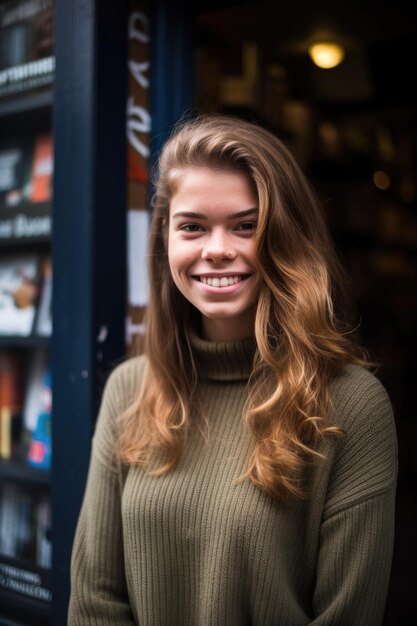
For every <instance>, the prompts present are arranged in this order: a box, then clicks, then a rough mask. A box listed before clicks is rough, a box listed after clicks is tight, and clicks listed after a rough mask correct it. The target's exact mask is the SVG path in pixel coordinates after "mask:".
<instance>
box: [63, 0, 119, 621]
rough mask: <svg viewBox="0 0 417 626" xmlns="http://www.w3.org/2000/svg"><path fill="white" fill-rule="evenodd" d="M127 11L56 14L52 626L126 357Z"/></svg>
mask: <svg viewBox="0 0 417 626" xmlns="http://www.w3.org/2000/svg"><path fill="white" fill-rule="evenodd" d="M125 4H126V3H124V2H122V3H120V4H118V5H117V10H115V4H114V2H111V0H72V1H71V2H57V3H56V4H55V8H56V17H55V19H56V22H55V42H56V43H55V56H56V60H57V62H56V78H55V85H54V111H53V133H54V142H55V166H54V208H53V236H52V257H53V268H54V295H53V320H54V329H53V338H52V368H53V377H54V380H53V411H54V414H53V415H54V416H53V433H52V436H53V466H52V529H53V530H52V532H53V536H52V542H53V544H52V545H53V564H52V567H53V570H52V581H51V582H52V594H53V600H52V622H51V623H52V625H53V626H63V625H64V624H66V622H67V604H68V596H69V563H70V554H71V548H72V540H73V535H74V530H75V525H76V520H77V517H78V512H79V508H80V504H81V498H82V494H83V489H84V484H85V478H86V472H87V466H88V460H89V455H90V443H91V434H92V429H93V424H94V419H95V416H96V412H97V408H98V402H99V398H100V392H101V388H102V381H103V377H104V376H105V375H106V372H107V370H108V368H109V367H110V366H111V365H112V363H114V361H115V360H117V359H118V358H120V356H121V355H122V354H123V352H124V319H125V285H124V281H123V279H122V278H123V276H125V272H126V263H125V259H126V253H125V245H126V244H125V239H126V233H125V230H126V227H125V221H126V198H125V196H126V139H125V136H126V135H125V117H126V115H125V110H126V80H125V68H126V55H127V52H126V49H127V42H126V19H127V18H126V15H125V13H124V7H125Z"/></svg>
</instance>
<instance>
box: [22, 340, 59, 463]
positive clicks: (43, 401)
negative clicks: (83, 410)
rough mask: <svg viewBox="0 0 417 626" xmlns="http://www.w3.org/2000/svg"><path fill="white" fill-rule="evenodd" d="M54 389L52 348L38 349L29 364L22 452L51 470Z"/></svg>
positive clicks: (28, 461)
mask: <svg viewBox="0 0 417 626" xmlns="http://www.w3.org/2000/svg"><path fill="white" fill-rule="evenodd" d="M51 419H52V389H51V375H50V363H49V355H48V351H47V350H46V349H44V348H38V349H37V350H34V351H33V353H32V354H31V356H30V358H29V361H28V363H27V375H26V388H25V396H24V402H23V410H22V436H21V449H22V455H23V457H24V458H25V460H26V461H27V463H28V464H29V465H31V466H33V467H39V468H42V469H49V467H50V462H51V445H50V444H51V441H50V435H51Z"/></svg>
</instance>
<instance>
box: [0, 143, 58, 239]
mask: <svg viewBox="0 0 417 626" xmlns="http://www.w3.org/2000/svg"><path fill="white" fill-rule="evenodd" d="M53 169H54V154H53V138H52V133H50V132H44V133H38V134H34V135H32V136H30V137H23V138H19V137H18V138H16V139H14V140H13V141H11V140H9V141H7V142H1V143H0V242H1V241H6V242H7V241H10V242H18V241H26V240H30V241H33V240H35V241H36V240H45V239H48V238H49V237H50V235H51V230H52V218H51V198H52V182H53Z"/></svg>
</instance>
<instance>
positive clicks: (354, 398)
mask: <svg viewBox="0 0 417 626" xmlns="http://www.w3.org/2000/svg"><path fill="white" fill-rule="evenodd" d="M332 401H333V409H332V423H333V424H335V425H337V426H340V427H341V428H342V429H343V430H344V431H345V433H346V435H345V436H344V437H343V438H341V439H338V441H337V444H336V445H337V450H336V453H335V457H334V464H333V470H332V477H331V480H330V485H329V500H328V503H327V508H328V510H327V514H329V513H330V512H334V511H335V510H337V509H339V508H344V506H346V505H347V504H348V503H350V504H352V503H357V502H360V501H362V500H364V499H367V498H370V497H372V496H374V495H377V494H378V493H382V492H384V491H386V490H387V489H389V488H391V487H392V486H393V484H395V482H396V479H397V473H398V448H397V436H396V425H395V417H394V414H393V410H392V405H391V402H390V399H389V396H388V393H387V391H386V389H385V387H384V386H383V384H382V383H381V381H380V380H379V379H378V378H377V376H376V375H375V374H373V373H372V372H370V371H369V370H367V369H366V368H364V367H361V366H358V365H348V366H347V367H346V368H345V369H344V370H343V372H342V373H341V374H340V375H339V376H338V377H337V378H336V379H335V380H334V381H333V383H332Z"/></svg>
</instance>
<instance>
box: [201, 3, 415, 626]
mask: <svg viewBox="0 0 417 626" xmlns="http://www.w3.org/2000/svg"><path fill="white" fill-rule="evenodd" d="M401 5H403V3H402V2H400V3H383V4H382V5H381V4H379V5H377V8H376V5H373V4H372V3H371V2H369V1H367V2H364V3H361V4H360V5H356V4H355V5H352V4H349V5H347V4H343V3H338V4H334V3H330V2H326V1H318V2H314V3H307V2H304V1H300V0H296V1H295V2H291V3H281V2H273V1H262V2H256V3H241V4H239V5H238V4H237V3H234V4H233V6H230V4H229V6H227V7H223V8H213V9H212V10H206V11H202V12H200V13H199V14H198V15H197V17H196V19H195V24H194V28H195V35H194V42H195V57H194V63H195V69H194V76H195V93H194V106H195V109H196V110H198V111H216V112H223V113H230V114H234V115H237V116H240V117H243V118H245V119H249V120H252V121H257V122H259V123H261V124H262V125H265V126H266V127H268V128H269V129H270V130H272V131H273V132H274V133H276V134H277V135H278V136H279V137H280V138H282V139H284V141H285V142H286V143H287V144H288V145H289V146H290V148H291V149H292V150H293V152H294V153H295V154H296V155H297V157H298V159H299V161H300V162H301V164H302V166H303V168H304V170H305V171H306V173H307V174H308V176H309V177H310V178H311V179H312V181H313V183H314V185H315V187H316V189H317V190H318V192H319V195H320V197H321V200H322V202H323V205H324V209H325V214H326V217H327V220H328V223H329V226H330V228H331V231H332V234H333V236H334V239H335V241H336V244H337V248H338V251H339V254H340V256H341V257H342V261H343V263H344V265H345V267H346V269H347V270H348V274H349V276H350V278H351V281H352V289H353V293H354V296H355V299H356V306H357V312H356V316H357V324H358V331H359V334H360V338H361V341H362V343H363V344H364V345H365V347H366V348H367V349H368V350H369V352H370V355H371V357H372V358H373V359H374V360H376V361H377V362H378V363H380V366H379V369H378V376H379V378H380V379H381V380H382V381H383V383H384V385H385V386H386V388H387V390H388V393H389V395H390V397H391V400H392V403H393V408H394V412H395V418H396V424H397V431H398V440H399V463H400V470H399V484H398V497H397V535H396V542H395V550H394V561H393V572H392V578H391V587H390V592H389V596H388V603H387V608H386V616H385V621H384V624H386V625H387V626H388V625H389V624H393V623H402V622H403V621H404V622H407V621H408V620H409V618H410V615H412V614H413V612H414V609H413V608H412V606H411V598H412V597H413V593H412V590H411V588H410V587H409V584H410V583H409V582H408V581H409V580H410V570H411V563H410V566H409V568H407V558H408V557H407V555H408V554H410V546H411V545H413V546H416V541H415V538H414V532H413V531H412V529H411V528H410V525H409V523H408V522H407V520H408V519H409V518H410V514H413V515H415V511H416V502H415V495H414V488H413V481H414V479H415V475H416V470H417V466H416V463H415V460H414V459H415V455H414V454H413V451H412V449H411V445H410V444H409V443H407V442H413V441H414V440H415V438H414V435H415V434H416V415H415V408H414V401H413V400H412V398H411V390H412V389H413V384H412V381H411V371H412V367H411V363H412V359H413V358H414V354H415V343H416V339H415V333H414V330H413V329H415V328H416V325H417V324H416V321H417V320H416V318H417V296H416V291H415V288H414V287H413V285H415V278H416V275H417V257H416V251H417V212H416V174H415V172H416V108H415V96H414V95H413V94H412V93H411V83H412V81H411V77H410V70H409V67H410V65H409V59H411V58H412V54H413V51H414V47H415V41H416V39H415V37H416V25H415V22H414V21H413V20H410V19H409V16H408V13H407V10H406V9H405V5H404V6H401ZM315 44H321V46H322V48H321V49H320V48H317V47H316V49H314V45H315ZM325 46H328V47H327V48H325ZM320 54H321V55H322V56H320ZM333 54H334V55H335V58H334V60H333V59H332V55H333Z"/></svg>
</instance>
